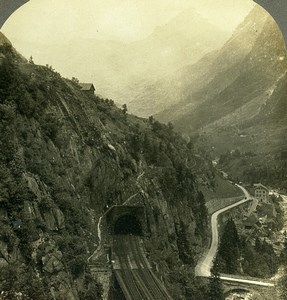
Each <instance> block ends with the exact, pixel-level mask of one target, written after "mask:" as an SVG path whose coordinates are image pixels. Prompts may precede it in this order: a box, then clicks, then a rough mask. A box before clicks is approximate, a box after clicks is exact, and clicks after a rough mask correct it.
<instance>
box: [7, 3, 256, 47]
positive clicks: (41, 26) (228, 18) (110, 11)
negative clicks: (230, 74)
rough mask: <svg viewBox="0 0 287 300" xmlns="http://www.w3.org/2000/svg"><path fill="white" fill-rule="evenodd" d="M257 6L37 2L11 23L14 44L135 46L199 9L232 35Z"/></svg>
mask: <svg viewBox="0 0 287 300" xmlns="http://www.w3.org/2000/svg"><path fill="white" fill-rule="evenodd" d="M253 6H254V2H253V1H252V0H200V1H198V0H85V1H81V0H31V1H29V2H28V3H27V4H25V5H24V6H23V7H21V8H20V9H19V10H17V11H16V12H15V13H14V14H13V15H12V16H11V17H10V19H8V21H7V22H6V24H5V25H4V26H3V28H2V31H3V33H4V34H5V35H6V36H7V37H8V38H9V39H10V40H11V41H12V42H16V41H17V40H23V39H25V40H26V41H27V42H29V41H31V42H32V43H47V41H49V43H62V42H68V41H70V40H73V39H75V38H76V39H77V38H95V39H102V40H119V41H124V42H130V41H134V40H139V39H143V38H145V37H146V36H148V35H149V34H151V33H152V32H153V30H154V28H155V27H156V26H161V25H163V24H165V23H167V22H168V21H169V20H170V19H171V18H173V17H175V16H176V15H177V14H179V13H180V12H182V11H184V10H186V9H189V8H190V7H193V8H195V10H196V11H197V12H199V13H200V14H202V15H203V16H204V17H206V18H207V19H208V20H209V22H210V23H212V24H213V25H216V26H218V27H220V28H221V29H223V30H225V31H232V30H233V29H234V28H235V27H236V26H237V25H238V23H240V22H241V21H242V20H243V18H244V17H245V16H246V14H247V13H248V12H249V11H250V10H251V8H252V7H253Z"/></svg>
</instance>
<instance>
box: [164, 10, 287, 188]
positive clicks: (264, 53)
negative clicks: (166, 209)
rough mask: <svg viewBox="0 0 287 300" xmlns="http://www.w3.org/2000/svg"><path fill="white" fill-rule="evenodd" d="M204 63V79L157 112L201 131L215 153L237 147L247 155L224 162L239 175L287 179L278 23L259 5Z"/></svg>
mask: <svg viewBox="0 0 287 300" xmlns="http://www.w3.org/2000/svg"><path fill="white" fill-rule="evenodd" d="M251 37H252V38H251ZM240 41H241V43H240ZM235 45H239V48H237V46H235ZM244 45H249V46H248V47H247V48H246V49H245V48H244V47H243V46H244ZM240 49H243V50H244V51H241V50H240ZM245 50H247V51H245ZM211 56H212V55H211ZM208 59H210V56H209V57H207V59H206V61H207V60H208ZM204 62H205V59H203V60H202V61H201V62H200V63H199V65H197V66H195V67H194V68H199V66H200V65H201V66H204ZM205 66H206V68H204V67H203V70H205V71H204V73H205V75H202V74H200V75H199V77H198V78H199V80H200V82H201V83H199V82H198V81H191V90H190V92H191V96H190V97H187V98H186V99H185V100H183V101H182V102H180V103H179V104H177V105H175V106H174V107H172V108H171V109H170V110H167V111H164V112H162V113H161V114H159V115H158V118H159V119H160V120H162V121H173V122H174V123H175V126H176V128H177V129H178V130H180V131H181V132H184V133H189V134H194V133H195V132H197V133H198V134H199V135H200V137H199V138H198V139H197V143H198V145H199V147H202V148H204V149H212V150H211V151H210V152H211V153H212V155H213V156H214V157H216V156H218V155H220V154H223V153H225V152H226V151H233V150H234V149H238V150H239V151H240V152H241V154H242V155H241V156H240V157H239V158H238V159H236V160H231V161H232V163H231V162H230V161H229V162H227V165H228V164H229V166H227V165H226V164H225V167H227V168H228V169H229V170H232V173H233V176H234V177H235V178H241V180H247V181H250V182H253V181H258V180H261V181H264V182H265V183H266V184H267V183H269V184H274V185H277V184H280V185H282V184H283V185H284V182H286V177H285V176H283V174H282V173H283V166H285V158H283V157H285V154H284V153H285V150H284V138H285V136H286V113H287V110H286V106H285V104H284V103H285V102H286V94H285V89H286V86H285V83H286V71H287V60H286V49H285V45H284V41H283V38H282V34H281V32H280V31H279V29H278V27H277V25H276V23H275V22H274V20H273V19H272V18H271V17H267V15H266V13H265V12H264V11H262V9H260V8H258V7H257V8H255V9H254V10H253V11H252V12H251V14H250V15H249V16H248V17H247V19H246V20H245V22H244V23H243V24H242V25H241V26H240V27H239V28H238V30H237V31H236V33H235V34H234V36H233V37H232V38H231V39H230V40H229V41H228V42H227V43H226V44H225V46H224V47H223V48H222V49H221V50H219V51H218V52H216V53H215V54H214V55H213V58H212V61H211V63H209V64H208V65H205ZM194 82H196V85H194ZM245 153H249V154H250V153H251V156H250V155H249V154H248V155H245ZM267 157H268V159H267V160H266V158H267ZM225 158H226V157H225ZM233 158H234V157H233ZM228 160H229V159H228ZM221 161H224V159H223V160H221ZM263 162H264V163H263ZM263 165H264V166H263ZM243 166H244V167H243Z"/></svg>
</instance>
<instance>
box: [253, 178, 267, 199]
mask: <svg viewBox="0 0 287 300" xmlns="http://www.w3.org/2000/svg"><path fill="white" fill-rule="evenodd" d="M254 196H255V198H256V199H258V201H259V203H269V190H268V188H267V187H266V186H264V185H263V184H261V183H256V184H254Z"/></svg>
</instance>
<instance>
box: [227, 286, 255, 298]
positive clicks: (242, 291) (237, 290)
mask: <svg viewBox="0 0 287 300" xmlns="http://www.w3.org/2000/svg"><path fill="white" fill-rule="evenodd" d="M234 293H242V294H244V293H246V294H247V293H250V290H248V289H244V288H234V289H231V290H229V291H228V292H226V293H224V296H225V297H228V296H230V295H231V294H234Z"/></svg>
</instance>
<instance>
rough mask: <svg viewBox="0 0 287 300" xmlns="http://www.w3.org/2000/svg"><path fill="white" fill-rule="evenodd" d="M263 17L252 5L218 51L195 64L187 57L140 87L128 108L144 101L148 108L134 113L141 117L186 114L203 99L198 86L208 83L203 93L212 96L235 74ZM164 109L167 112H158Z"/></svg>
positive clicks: (230, 81) (258, 31)
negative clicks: (173, 69) (183, 63)
mask: <svg viewBox="0 0 287 300" xmlns="http://www.w3.org/2000/svg"><path fill="white" fill-rule="evenodd" d="M267 19H268V14H267V13H266V12H265V11H264V10H263V9H262V8H260V7H255V8H254V9H253V11H251V13H250V14H249V15H248V16H247V17H246V19H245V21H244V22H243V23H242V24H241V25H240V26H239V27H238V28H237V30H236V31H235V32H234V34H233V35H232V37H231V38H230V39H229V40H228V41H227V42H226V43H225V45H224V46H223V47H222V48H221V49H220V50H218V51H214V52H211V53H209V54H207V55H205V56H204V57H203V58H202V59H201V60H200V61H199V62H197V63H196V64H192V60H190V63H189V65H187V66H186V67H184V68H179V69H178V70H177V71H176V72H174V73H171V74H168V75H166V76H165V77H163V78H161V79H159V80H157V81H156V82H154V83H152V84H150V85H146V86H144V88H143V90H141V91H140V92H139V93H138V95H137V96H136V98H135V100H134V101H133V102H132V103H130V107H131V108H133V107H135V108H136V107H137V105H140V103H143V104H142V106H143V105H144V104H146V106H147V107H148V108H146V109H145V110H143V111H141V110H136V109H135V110H134V112H136V113H140V114H141V115H143V116H146V110H148V111H147V113H149V114H153V115H154V114H157V113H159V117H160V118H161V119H163V120H170V119H171V120H176V119H178V118H180V117H181V116H182V115H184V114H187V113H188V112H189V111H191V110H192V109H193V108H194V107H195V106H196V105H197V104H199V103H201V102H203V100H204V98H203V99H202V97H201V95H198V93H200V91H201V90H202V89H203V91H205V90H206V89H207V88H208V87H209V85H210V84H212V86H210V88H209V89H208V95H204V96H205V97H207V96H208V97H212V96H214V95H216V94H217V93H219V92H220V91H221V90H223V89H224V88H225V87H226V86H228V85H229V84H230V83H232V82H233V81H234V80H235V79H236V78H237V77H238V76H239V74H240V73H241V72H242V70H241V67H240V66H241V63H242V62H243V61H244V59H245V58H246V57H247V55H248V54H249V53H250V51H251V50H252V48H253V47H254V45H255V43H256V40H257V38H258V37H259V36H260V35H261V33H262V30H263V28H264V24H265V22H266V20H267ZM190 58H192V57H190ZM218 77H220V80H217V78H218ZM169 106H171V108H170V109H168V107H169ZM164 110H167V111H166V112H163V113H161V112H162V111H164ZM171 112H172V114H171Z"/></svg>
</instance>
